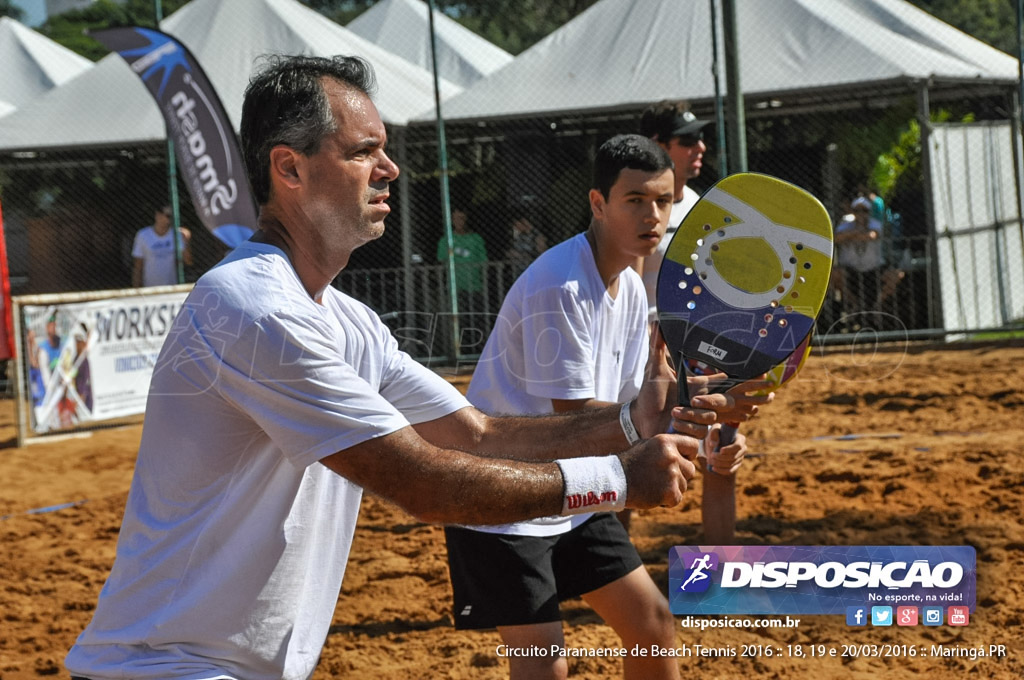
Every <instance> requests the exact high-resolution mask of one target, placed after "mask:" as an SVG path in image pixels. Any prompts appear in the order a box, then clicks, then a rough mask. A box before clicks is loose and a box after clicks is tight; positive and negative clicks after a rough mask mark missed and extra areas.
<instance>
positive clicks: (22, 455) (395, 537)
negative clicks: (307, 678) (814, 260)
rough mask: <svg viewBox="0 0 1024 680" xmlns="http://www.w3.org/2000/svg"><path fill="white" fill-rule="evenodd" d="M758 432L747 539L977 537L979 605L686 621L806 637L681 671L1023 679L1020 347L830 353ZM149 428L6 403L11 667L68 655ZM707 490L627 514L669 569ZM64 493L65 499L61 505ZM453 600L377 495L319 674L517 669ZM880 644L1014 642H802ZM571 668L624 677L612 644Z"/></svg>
mask: <svg viewBox="0 0 1024 680" xmlns="http://www.w3.org/2000/svg"><path fill="white" fill-rule="evenodd" d="M746 431H747V433H748V437H749V440H750V448H751V450H752V451H753V452H754V454H755V455H754V456H753V457H752V458H751V459H750V460H749V461H748V462H747V463H746V464H745V466H744V467H743V469H742V470H741V471H740V473H739V474H740V487H741V491H740V494H739V501H738V505H739V516H740V523H739V532H738V540H737V543H739V544H767V545H822V544H823V545H965V544H966V545H972V546H974V547H975V548H976V550H977V556H978V586H977V587H978V606H977V610H976V611H975V612H974V614H973V615H972V617H971V621H970V625H969V626H967V627H964V628H951V627H947V626H942V627H938V628H926V627H924V626H919V627H916V628H892V629H884V628H870V627H869V628H860V629H854V628H849V627H847V626H846V623H845V619H844V618H843V617H837V616H808V617H800V618H801V619H802V620H801V623H800V625H799V627H797V628H786V629H760V630H736V629H714V630H708V631H705V632H703V633H700V632H698V631H695V630H692V629H686V628H682V627H681V628H680V631H679V645H680V647H687V648H690V645H693V644H695V643H700V644H704V645H708V646H711V647H723V648H731V649H735V650H737V652H741V651H742V650H743V649H744V648H747V649H756V646H757V645H762V646H764V645H769V646H771V647H773V648H782V649H784V650H789V649H793V648H795V647H796V646H799V647H800V648H801V649H802V650H803V651H804V657H803V658H801V657H796V656H793V655H791V654H789V653H786V652H784V653H783V654H781V655H779V654H774V655H773V656H771V657H769V656H766V655H765V654H759V655H754V656H746V657H744V656H737V657H735V658H721V657H696V656H694V657H689V658H684V659H682V660H681V661H680V663H681V665H682V668H683V672H684V677H686V676H688V675H691V674H693V673H699V674H700V677H715V678H744V679H747V678H750V677H767V678H773V677H775V678H780V677H790V678H816V679H818V680H823V679H826V678H865V679H867V678H877V677H886V678H903V677H922V678H929V679H931V678H962V677H963V676H964V675H965V674H969V676H968V677H976V678H1000V679H1001V678H1006V679H1010V678H1020V677H1024V632H1022V631H1024V628H1022V625H1021V624H1022V618H1024V610H1022V603H1024V527H1022V521H1021V518H1022V512H1024V503H1022V497H1024V456H1022V455H1021V452H1020V447H1021V439H1022V435H1024V347H1020V346H1007V345H1000V346H996V345H990V346H972V347H968V348H964V349H958V350H945V349H928V350H916V349H913V348H911V349H910V350H908V351H901V350H899V349H897V350H894V351H883V352H856V353H854V352H850V351H848V350H847V351H839V350H833V351H829V352H827V353H820V352H819V353H816V354H815V355H813V356H812V357H811V358H810V359H809V361H808V364H807V366H806V368H805V370H804V372H803V373H802V374H801V375H800V376H799V377H798V379H797V380H796V381H794V383H793V384H792V385H790V386H788V387H787V388H785V389H784V390H782V391H780V392H779V393H778V395H777V401H776V403H775V404H773V405H772V406H771V407H770V409H769V410H767V411H766V412H765V413H764V414H763V415H762V416H761V417H760V418H759V419H758V420H757V421H755V422H753V423H751V424H750V425H749V426H747V428H746ZM140 434H141V427H139V426H132V427H123V428H119V429H113V430H106V431H101V432H97V433H95V434H93V435H92V436H90V437H87V438H80V439H65V440H61V441H54V442H46V443H42V444H34V445H31V446H28V447H24V448H20V449H19V448H16V447H15V441H16V440H15V429H14V409H13V403H12V402H11V400H9V399H8V400H5V401H2V402H0V446H2V447H3V448H0V479H2V480H3V481H2V484H0V516H2V517H3V519H0V536H2V541H0V573H2V574H3V576H2V580H3V583H2V587H0V616H2V621H0V680H18V679H24V678H36V677H38V676H57V677H66V673H65V671H64V670H63V665H62V660H63V657H64V654H65V653H66V651H67V649H68V648H69V647H70V645H71V644H72V643H73V641H74V639H75V637H76V636H77V635H78V633H79V632H80V631H81V629H82V628H83V627H84V626H85V625H86V623H87V622H88V620H89V617H90V615H91V611H92V609H93V608H94V606H95V602H96V597H97V594H98V593H99V590H100V588H101V586H102V584H103V581H104V579H105V577H106V574H107V572H108V570H109V568H110V565H111V563H112V561H113V556H114V547H115V543H116V540H117V533H118V527H119V524H120V519H121V513H122V509H123V506H124V501H125V497H126V494H127V490H128V485H129V482H130V479H131V474H132V469H133V461H134V455H135V449H136V447H137V445H138V441H139V437H140ZM846 435H856V436H853V437H849V436H846ZM698 498H699V490H698V489H696V488H695V489H694V490H692V491H691V492H689V494H688V498H687V500H686V501H685V503H684V504H683V505H682V506H681V507H679V508H675V509H663V510H658V511H648V512H643V513H640V514H639V516H637V517H636V518H635V519H634V527H633V532H632V533H633V536H634V539H635V541H636V543H637V545H638V547H639V549H640V551H641V554H642V556H643V557H644V560H645V562H646V563H647V565H648V568H649V569H650V571H651V573H652V574H653V576H654V578H655V580H656V581H657V582H658V583H659V584H661V585H662V586H665V584H666V583H667V564H666V563H667V553H668V550H669V549H670V548H671V547H672V546H674V545H692V544H697V543H701V542H702V538H701V533H700V516H699V510H698V509H697V503H696V500H697V499H698ZM63 504H73V505H70V506H69V507H64V508H63V509H53V507H54V506H61V505H63ZM42 508H47V509H49V511H46V512H31V511H33V510H37V509H42ZM450 606H451V604H450V588H449V585H448V573H447V566H446V562H445V557H444V540H443V536H442V533H441V530H440V529H439V528H437V527H432V526H428V525H424V524H421V523H419V522H416V521H414V520H413V519H411V518H410V517H408V516H407V515H405V514H404V513H402V512H401V511H399V510H397V509H396V508H394V507H393V506H391V505H389V504H387V503H384V502H381V501H379V500H378V499H375V498H367V499H366V501H365V502H364V504H363V510H362V515H361V518H360V522H359V528H358V531H357V535H356V541H355V545H354V546H353V549H352V556H351V560H350V564H349V569H348V573H347V575H346V579H345V584H344V587H343V591H342V593H341V597H340V599H339V603H338V607H337V610H336V613H335V618H334V625H333V626H332V628H331V632H330V635H329V636H328V639H327V642H326V646H325V648H324V653H323V657H322V660H321V664H320V667H319V668H318V670H317V672H316V674H315V675H314V678H316V679H317V680H326V679H327V678H484V679H487V678H503V677H507V664H506V662H505V661H504V659H500V658H498V656H497V655H496V652H495V648H496V646H497V644H498V641H499V640H498V637H497V635H496V634H495V633H490V632H488V633H479V632H477V633H468V632H467V633H464V632H456V631H455V630H454V629H453V627H452V623H451V622H452V615H451V612H450ZM564 612H565V618H566V622H567V623H566V627H565V630H566V643H567V645H568V646H571V647H578V648H597V647H618V646H619V643H618V639H617V637H616V636H615V634H614V633H613V632H612V630H611V629H610V628H608V627H607V626H605V625H604V624H603V623H602V622H601V620H600V619H599V618H598V617H597V616H595V615H594V614H593V613H592V612H591V611H590V610H589V609H588V608H587V607H586V606H585V605H584V604H582V603H581V602H579V601H571V602H569V603H566V605H565V607H564ZM885 643H891V644H896V645H910V646H914V647H918V646H920V645H924V646H925V647H926V648H930V646H931V645H933V644H945V645H949V646H956V647H959V648H967V647H975V646H978V645H984V646H985V649H986V650H987V649H988V645H991V644H1003V645H1006V647H1007V655H1006V656H1005V657H1002V658H995V657H982V658H977V659H971V658H969V657H952V658H950V657H946V658H936V657H931V656H928V657H920V656H918V657H915V658H909V657H888V658H865V657H860V656H853V655H847V656H842V655H841V654H840V655H838V656H836V657H825V658H820V657H819V658H809V653H810V650H811V649H812V647H813V646H815V645H821V646H823V647H824V648H835V649H836V650H837V651H839V652H841V651H842V650H843V646H846V645H849V646H854V645H855V646H860V645H872V644H878V645H882V644H885ZM570 669H571V671H572V675H573V677H576V678H594V679H597V678H614V677H620V672H619V667H618V665H617V662H616V661H614V660H609V659H603V658H589V659H572V660H570Z"/></svg>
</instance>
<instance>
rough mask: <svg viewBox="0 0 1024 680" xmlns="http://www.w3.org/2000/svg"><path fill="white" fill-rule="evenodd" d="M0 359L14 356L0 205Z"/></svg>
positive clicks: (5, 252) (8, 278) (9, 280)
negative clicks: (0, 317) (0, 316)
mask: <svg viewBox="0 0 1024 680" xmlns="http://www.w3.org/2000/svg"><path fill="white" fill-rule="evenodd" d="M0 305H2V307H0V314H2V316H3V318H2V319H0V360H5V359H10V358H12V357H13V356H14V325H13V322H14V319H13V317H12V316H11V277H10V273H9V271H8V268H7V237H6V236H5V235H4V211H3V207H2V206H0Z"/></svg>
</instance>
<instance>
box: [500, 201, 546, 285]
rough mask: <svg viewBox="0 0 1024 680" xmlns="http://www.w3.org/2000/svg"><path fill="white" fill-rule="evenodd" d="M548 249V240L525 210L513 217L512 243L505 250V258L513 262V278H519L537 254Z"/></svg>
mask: <svg viewBox="0 0 1024 680" xmlns="http://www.w3.org/2000/svg"><path fill="white" fill-rule="evenodd" d="M547 249H548V240H547V238H546V237H545V236H544V234H542V233H540V230H538V229H537V228H536V227H535V226H533V222H531V221H530V218H529V217H528V216H527V214H526V213H525V212H518V213H515V214H514V215H513V217H512V244H511V245H510V246H509V247H508V250H506V251H505V259H506V260H510V261H511V262H512V278H513V280H514V279H517V278H519V275H520V274H522V273H523V272H524V271H526V268H527V267H529V266H530V263H531V262H533V261H534V260H535V259H537V256H538V255H540V254H541V253H543V252H544V251H545V250H547Z"/></svg>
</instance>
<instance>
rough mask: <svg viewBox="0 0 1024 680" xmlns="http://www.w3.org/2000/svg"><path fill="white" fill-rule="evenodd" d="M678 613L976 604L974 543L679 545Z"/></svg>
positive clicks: (675, 551)
mask: <svg viewBox="0 0 1024 680" xmlns="http://www.w3.org/2000/svg"><path fill="white" fill-rule="evenodd" d="M668 568H669V572H668V578H669V585H668V591H669V592H668V600H669V605H670V607H671V609H672V613H673V614H677V615H679V614H842V615H845V614H846V612H847V608H848V607H858V608H861V609H864V608H865V607H867V608H870V607H872V606H876V607H884V606H889V607H892V608H896V607H897V606H914V607H922V606H928V605H935V606H943V607H950V606H959V607H964V608H966V609H967V610H969V611H972V612H973V611H974V605H975V598H976V584H975V580H976V574H977V568H976V557H975V551H974V548H973V547H971V546H906V545H901V546H891V545H886V546H871V545H858V546H792V545H784V546H675V547H673V548H671V549H670V550H669V566H668Z"/></svg>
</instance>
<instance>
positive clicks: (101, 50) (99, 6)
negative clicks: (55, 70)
mask: <svg viewBox="0 0 1024 680" xmlns="http://www.w3.org/2000/svg"><path fill="white" fill-rule="evenodd" d="M185 2H186V0H163V3H162V4H163V11H164V15H165V16H166V15H168V14H170V13H172V12H174V11H175V10H177V9H178V8H180V7H181V6H182V5H184V4H185ZM115 26H148V27H150V28H155V27H156V17H155V15H154V11H153V1H152V0H127V2H124V3H115V2H113V0H96V2H94V3H93V4H91V5H89V6H87V7H84V8H82V9H76V10H71V11H68V12H64V13H63V14H57V15H54V16H52V17H50V18H49V19H48V20H47V21H46V23H44V24H43V25H42V26H41V27H40V29H39V31H40V33H42V34H43V35H45V36H48V37H49V38H50V39H52V40H55V41H56V42H58V43H60V44H61V45H64V47H67V48H68V49H70V50H73V51H75V52H77V53H78V54H81V55H82V56H83V57H86V58H87V59H92V60H93V61H96V60H98V59H100V58H101V57H104V56H106V54H107V53H108V52H110V50H108V49H107V48H106V47H104V46H103V45H101V44H100V43H98V42H96V41H95V40H93V39H92V38H90V37H89V36H88V35H86V34H85V32H86V31H87V30H89V29H100V28H112V27H115Z"/></svg>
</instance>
